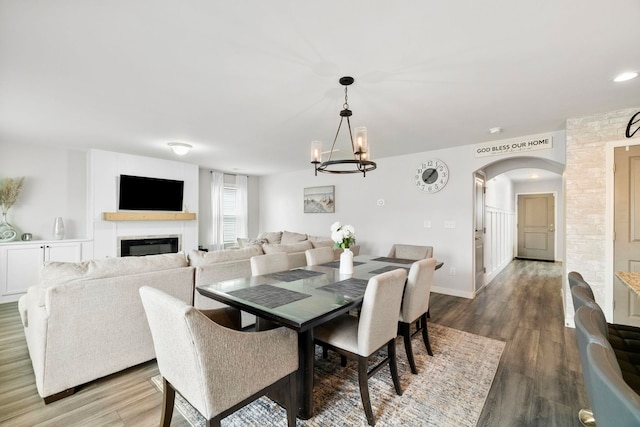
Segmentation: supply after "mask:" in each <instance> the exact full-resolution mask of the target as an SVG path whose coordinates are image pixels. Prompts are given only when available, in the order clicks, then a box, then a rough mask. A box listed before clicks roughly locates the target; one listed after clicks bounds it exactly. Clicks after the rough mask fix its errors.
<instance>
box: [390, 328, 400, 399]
mask: <svg viewBox="0 0 640 427" xmlns="http://www.w3.org/2000/svg"><path fill="white" fill-rule="evenodd" d="M387 353H388V354H389V370H390V371H391V379H392V380H393V386H394V387H395V388H396V393H397V394H398V396H402V387H401V386H400V378H399V377H398V361H397V359H396V340H391V341H389V344H387Z"/></svg>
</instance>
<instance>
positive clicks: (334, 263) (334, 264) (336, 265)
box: [320, 261, 366, 268]
mask: <svg viewBox="0 0 640 427" xmlns="http://www.w3.org/2000/svg"><path fill="white" fill-rule="evenodd" d="M360 264H366V262H362V261H353V266H354V267H355V266H356V265H360ZM320 265H321V266H323V267H331V268H340V261H331V262H326V263H324V264H320Z"/></svg>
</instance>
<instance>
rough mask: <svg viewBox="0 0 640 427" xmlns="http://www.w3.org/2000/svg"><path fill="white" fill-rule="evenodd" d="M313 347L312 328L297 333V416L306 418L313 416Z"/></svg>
mask: <svg viewBox="0 0 640 427" xmlns="http://www.w3.org/2000/svg"><path fill="white" fill-rule="evenodd" d="M314 358H315V348H314V344H313V329H310V330H307V331H304V332H300V333H299V334H298V361H299V363H300V365H299V367H298V389H299V390H300V393H299V394H298V399H299V402H298V403H299V411H298V418H300V419H303V420H308V419H309V418H311V417H313V366H314Z"/></svg>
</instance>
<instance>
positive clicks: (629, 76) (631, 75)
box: [613, 71, 638, 82]
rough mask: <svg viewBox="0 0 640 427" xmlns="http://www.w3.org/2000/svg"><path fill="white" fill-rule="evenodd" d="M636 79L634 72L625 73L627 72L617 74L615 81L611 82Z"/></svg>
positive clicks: (636, 75)
mask: <svg viewBox="0 0 640 427" xmlns="http://www.w3.org/2000/svg"><path fill="white" fill-rule="evenodd" d="M636 77H638V73H636V72H635V71H627V72H624V73H620V74H618V75H617V76H616V77H615V79H613V81H614V82H626V81H627V80H631V79H635V78H636Z"/></svg>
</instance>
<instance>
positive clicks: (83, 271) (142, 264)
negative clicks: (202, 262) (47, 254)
mask: <svg viewBox="0 0 640 427" xmlns="http://www.w3.org/2000/svg"><path fill="white" fill-rule="evenodd" d="M188 265H189V264H188V263H187V259H186V258H185V255H184V253H183V252H179V253H173V254H159V255H146V256H139V257H117V258H105V259H93V260H91V261H83V262H59V261H54V262H49V263H47V264H46V265H45V266H44V267H42V270H41V271H40V285H41V286H51V285H57V284H61V283H67V282H70V281H72V280H77V279H100V278H105V277H119V276H126V275H130V274H137V273H148V272H154V271H159V270H169V269H172V268H179V267H187V266H188Z"/></svg>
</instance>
